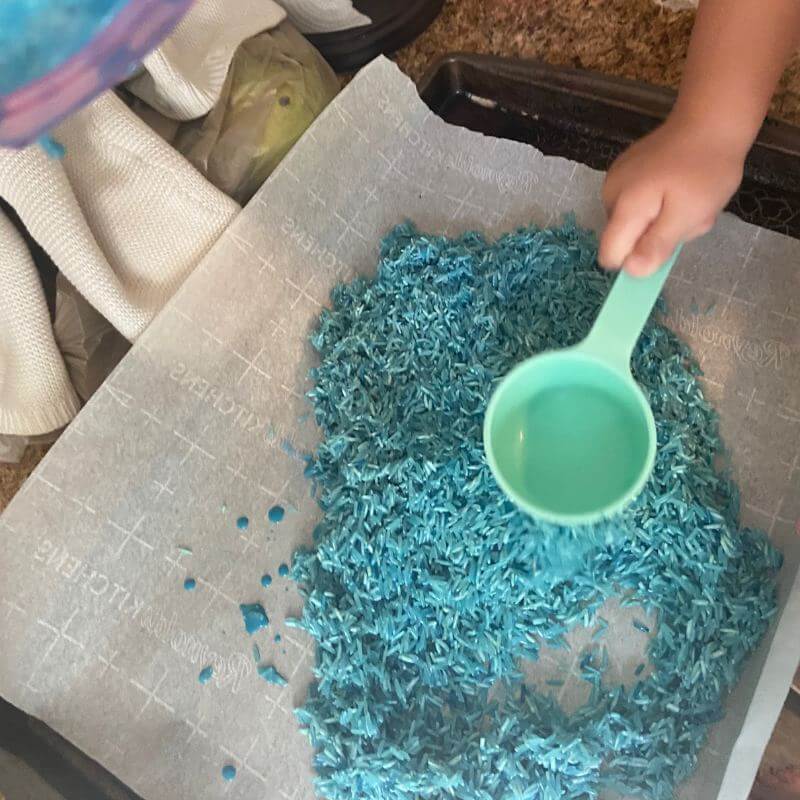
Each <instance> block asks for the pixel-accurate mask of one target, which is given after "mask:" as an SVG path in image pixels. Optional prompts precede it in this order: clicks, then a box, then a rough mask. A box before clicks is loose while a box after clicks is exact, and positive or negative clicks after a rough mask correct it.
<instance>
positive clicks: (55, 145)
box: [39, 136, 67, 160]
mask: <svg viewBox="0 0 800 800" xmlns="http://www.w3.org/2000/svg"><path fill="white" fill-rule="evenodd" d="M39 146H40V147H41V148H42V150H44V152H45V153H47V155H48V156H50V158H54V159H57V160H61V159H62V158H64V156H65V155H66V154H67V151H66V150H65V149H64V145H63V144H61V142H57V141H56V140H55V139H54V138H53V137H52V136H41V137H39Z"/></svg>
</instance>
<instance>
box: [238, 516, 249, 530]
mask: <svg viewBox="0 0 800 800" xmlns="http://www.w3.org/2000/svg"><path fill="white" fill-rule="evenodd" d="M249 524H250V520H249V519H247V517H239V519H237V520H236V527H237V528H238V529H239V530H240V531H246V530H247V526H248V525H249Z"/></svg>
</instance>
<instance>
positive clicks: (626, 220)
mask: <svg viewBox="0 0 800 800" xmlns="http://www.w3.org/2000/svg"><path fill="white" fill-rule="evenodd" d="M661 201H662V196H661V194H660V193H659V192H654V191H648V192H630V191H628V192H622V194H620V196H619V197H618V198H617V201H616V202H615V203H614V206H613V208H612V209H611V216H610V218H609V220H608V223H607V224H606V228H605V230H604V231H603V235H602V237H601V238H600V250H599V252H598V256H597V257H598V261H599V262H600V265H601V266H603V267H605V268H606V269H619V268H620V267H621V266H622V265H623V264H624V263H625V260H626V259H627V258H628V256H629V255H630V254H631V253H632V252H633V249H634V247H635V246H636V243H637V242H638V241H639V238H640V237H641V236H642V234H643V233H644V232H645V231H646V230H647V229H648V227H649V226H650V224H651V223H652V222H653V220H655V219H656V218H657V217H658V214H659V212H660V210H661Z"/></svg>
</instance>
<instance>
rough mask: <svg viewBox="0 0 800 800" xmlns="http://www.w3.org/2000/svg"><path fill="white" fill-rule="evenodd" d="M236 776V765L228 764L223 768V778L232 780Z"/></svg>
mask: <svg viewBox="0 0 800 800" xmlns="http://www.w3.org/2000/svg"><path fill="white" fill-rule="evenodd" d="M235 777H236V767H234V766H233V764H226V765H225V766H224V767H223V768H222V778H223V780H226V781H232V780H233V779H234V778H235Z"/></svg>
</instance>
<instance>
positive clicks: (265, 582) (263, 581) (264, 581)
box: [261, 575, 272, 589]
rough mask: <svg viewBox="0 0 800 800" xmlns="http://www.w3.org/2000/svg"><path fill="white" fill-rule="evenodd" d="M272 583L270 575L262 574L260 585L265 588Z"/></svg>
mask: <svg viewBox="0 0 800 800" xmlns="http://www.w3.org/2000/svg"><path fill="white" fill-rule="evenodd" d="M271 583H272V575H262V576H261V585H262V586H263V587H264V588H265V589H266V588H267V586H269V585H270V584H271Z"/></svg>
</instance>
